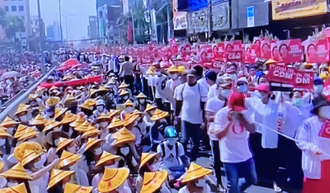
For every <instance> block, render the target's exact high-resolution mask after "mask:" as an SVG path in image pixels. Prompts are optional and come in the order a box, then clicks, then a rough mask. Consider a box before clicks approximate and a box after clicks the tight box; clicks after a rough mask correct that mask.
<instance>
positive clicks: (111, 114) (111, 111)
mask: <svg viewBox="0 0 330 193" xmlns="http://www.w3.org/2000/svg"><path fill="white" fill-rule="evenodd" d="M119 113H120V110H113V109H111V110H110V112H109V118H110V119H112V118H113V117H114V116H116V115H118V114H119Z"/></svg>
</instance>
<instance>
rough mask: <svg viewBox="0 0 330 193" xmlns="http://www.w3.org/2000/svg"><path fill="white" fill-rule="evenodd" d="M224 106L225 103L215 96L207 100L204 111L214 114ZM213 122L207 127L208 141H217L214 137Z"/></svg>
mask: <svg viewBox="0 0 330 193" xmlns="http://www.w3.org/2000/svg"><path fill="white" fill-rule="evenodd" d="M224 105H225V101H222V100H220V99H219V98H218V96H215V97H213V98H210V99H208V100H207V102H206V105H205V111H209V112H212V113H214V114H216V113H217V112H218V111H219V110H220V109H222V108H223V107H224ZM214 129H215V127H214V122H211V123H210V125H209V128H208V130H207V134H208V135H209V136H210V139H211V140H213V141H218V138H216V137H215V136H214V134H212V133H214V132H212V131H214Z"/></svg>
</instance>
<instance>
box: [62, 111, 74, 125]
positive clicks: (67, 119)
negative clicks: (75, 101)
mask: <svg viewBox="0 0 330 193" xmlns="http://www.w3.org/2000/svg"><path fill="white" fill-rule="evenodd" d="M77 118H78V117H77V115H74V114H72V113H71V112H70V111H67V112H65V115H64V117H63V119H62V121H61V123H62V124H68V123H72V122H73V121H74V120H76V119H77Z"/></svg>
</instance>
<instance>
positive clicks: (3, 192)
mask: <svg viewBox="0 0 330 193" xmlns="http://www.w3.org/2000/svg"><path fill="white" fill-rule="evenodd" d="M0 193H27V190H26V187H25V184H24V183H21V184H18V185H17V186H13V187H9V188H3V189H0Z"/></svg>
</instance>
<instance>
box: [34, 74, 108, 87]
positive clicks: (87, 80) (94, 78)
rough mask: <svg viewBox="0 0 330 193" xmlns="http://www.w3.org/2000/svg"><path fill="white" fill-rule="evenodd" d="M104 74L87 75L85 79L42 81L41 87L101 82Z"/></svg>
mask: <svg viewBox="0 0 330 193" xmlns="http://www.w3.org/2000/svg"><path fill="white" fill-rule="evenodd" d="M102 79H103V76H91V77H87V78H85V79H79V80H71V81H60V82H51V83H49V82H42V83H40V86H41V87H44V88H51V87H52V86H57V87H60V86H80V85H85V84H89V83H94V82H100V81H102Z"/></svg>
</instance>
